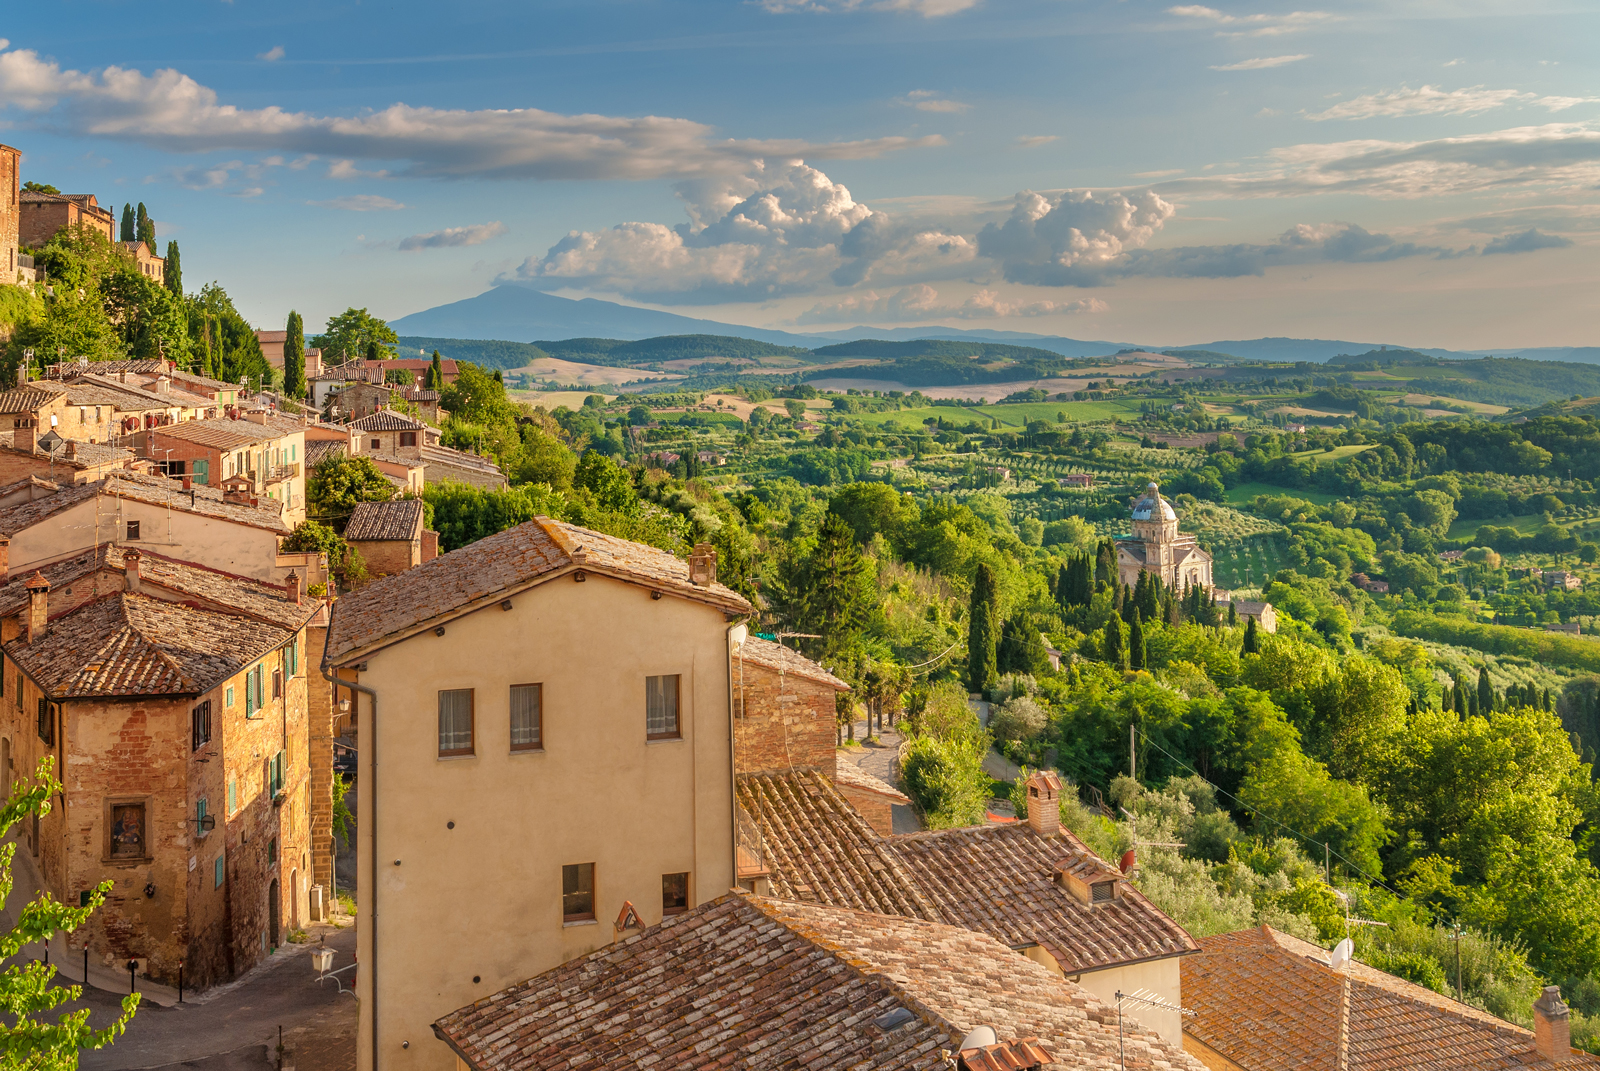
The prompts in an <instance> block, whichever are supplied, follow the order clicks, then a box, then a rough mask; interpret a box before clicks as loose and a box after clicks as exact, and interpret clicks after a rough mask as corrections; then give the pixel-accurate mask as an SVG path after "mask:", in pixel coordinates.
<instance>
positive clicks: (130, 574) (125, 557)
mask: <svg viewBox="0 0 1600 1071" xmlns="http://www.w3.org/2000/svg"><path fill="white" fill-rule="evenodd" d="M142 557H144V555H142V554H140V553H139V552H138V551H137V550H125V551H123V552H122V574H123V576H124V577H126V578H127V579H126V582H125V583H124V584H123V589H124V590H126V591H131V592H134V593H135V594H137V593H138V591H139V559H140V558H142Z"/></svg>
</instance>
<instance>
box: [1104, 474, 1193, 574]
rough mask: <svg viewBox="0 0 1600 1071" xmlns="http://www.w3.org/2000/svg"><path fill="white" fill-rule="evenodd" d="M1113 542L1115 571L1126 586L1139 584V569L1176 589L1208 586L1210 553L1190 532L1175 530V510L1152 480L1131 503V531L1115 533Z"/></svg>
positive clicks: (1140, 571) (1176, 518) (1176, 525)
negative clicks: (1139, 496)
mask: <svg viewBox="0 0 1600 1071" xmlns="http://www.w3.org/2000/svg"><path fill="white" fill-rule="evenodd" d="M1116 544H1117V575H1118V576H1119V578H1120V579H1121V581H1122V583H1124V584H1126V585H1128V586H1129V587H1133V586H1134V585H1136V584H1138V582H1139V574H1140V573H1151V574H1153V575H1155V576H1158V577H1160V578H1161V580H1162V582H1163V583H1164V584H1166V586H1167V587H1169V588H1171V589H1173V590H1174V591H1178V592H1182V591H1183V590H1184V589H1185V588H1190V587H1207V588H1208V587H1210V586H1211V555H1210V554H1207V553H1206V552H1205V551H1204V550H1202V549H1200V544H1199V543H1198V542H1196V540H1195V537H1194V536H1193V535H1192V534H1191V533H1188V532H1180V531H1178V511H1177V510H1175V509H1173V508H1172V504H1171V503H1170V502H1168V501H1167V500H1166V499H1165V498H1162V497H1161V489H1160V488H1159V487H1158V486H1156V484H1155V482H1154V481H1151V483H1150V486H1149V487H1147V488H1146V489H1145V493H1144V496H1143V497H1142V498H1140V499H1139V501H1137V502H1135V503H1134V505H1133V534H1132V535H1125V536H1117V538H1116Z"/></svg>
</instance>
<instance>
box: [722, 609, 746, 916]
mask: <svg viewBox="0 0 1600 1071" xmlns="http://www.w3.org/2000/svg"><path fill="white" fill-rule="evenodd" d="M744 621H745V619H744V618H742V617H740V618H736V619H734V620H733V621H730V622H728V629H727V633H726V635H724V637H723V640H724V643H723V645H722V646H723V650H724V651H726V652H727V658H728V825H729V830H728V832H729V833H730V834H731V835H732V848H733V851H732V853H731V855H730V858H729V863H730V872H731V873H732V874H733V884H734V887H735V888H737V887H738V885H739V772H738V757H737V752H736V747H735V736H734V729H735V726H734V713H733V710H734V707H733V630H734V629H736V628H738V627H739V626H740V625H742V624H744ZM740 698H741V699H742V698H743V697H742V696H741V697H740Z"/></svg>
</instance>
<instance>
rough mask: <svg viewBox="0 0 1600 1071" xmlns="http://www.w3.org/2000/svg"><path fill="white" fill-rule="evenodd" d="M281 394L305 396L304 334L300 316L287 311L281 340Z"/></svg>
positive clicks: (294, 396) (297, 397)
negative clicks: (285, 324) (285, 326)
mask: <svg viewBox="0 0 1600 1071" xmlns="http://www.w3.org/2000/svg"><path fill="white" fill-rule="evenodd" d="M283 393H284V394H285V395H287V396H288V397H290V398H295V399H299V398H304V397H305V396H306V332H305V325H304V323H302V321H301V319H300V314H299V313H298V312H295V311H294V310H293V309H290V310H289V322H288V325H287V328H286V329H285V332H284V340H283Z"/></svg>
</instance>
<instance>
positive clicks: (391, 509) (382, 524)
mask: <svg viewBox="0 0 1600 1071" xmlns="http://www.w3.org/2000/svg"><path fill="white" fill-rule="evenodd" d="M421 532H422V499H420V498H395V499H390V500H389V501H388V502H361V503H358V504H357V505H356V508H355V510H354V511H353V512H352V513H351V514H350V520H349V522H348V523H346V525H345V529H344V537H345V539H346V540H348V541H350V542H352V543H355V542H361V541H367V540H396V539H398V540H408V541H409V540H412V539H416V538H418V537H419V536H420V535H421Z"/></svg>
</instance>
